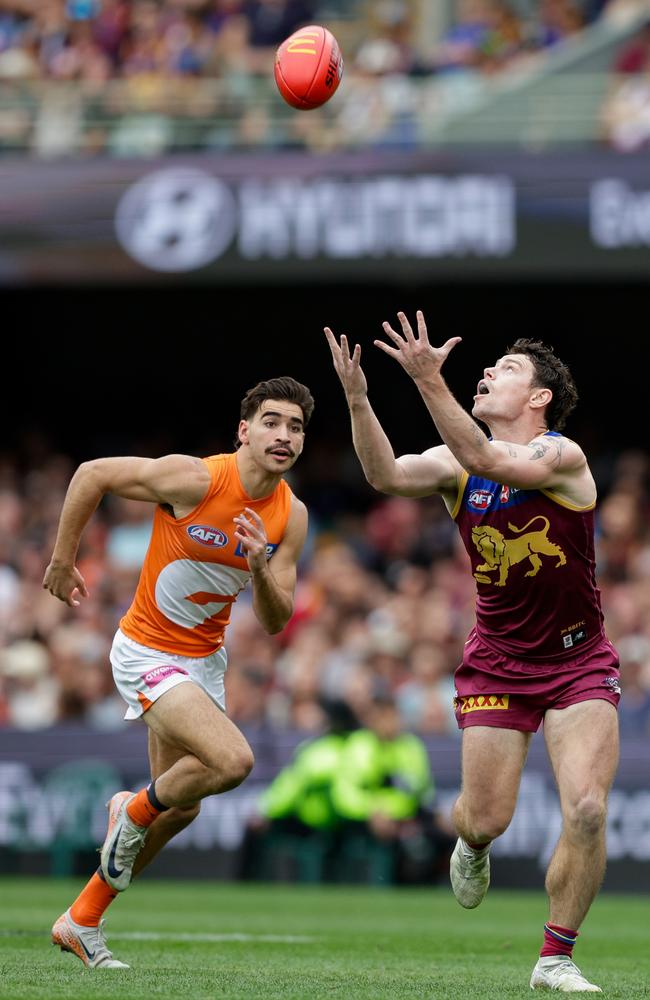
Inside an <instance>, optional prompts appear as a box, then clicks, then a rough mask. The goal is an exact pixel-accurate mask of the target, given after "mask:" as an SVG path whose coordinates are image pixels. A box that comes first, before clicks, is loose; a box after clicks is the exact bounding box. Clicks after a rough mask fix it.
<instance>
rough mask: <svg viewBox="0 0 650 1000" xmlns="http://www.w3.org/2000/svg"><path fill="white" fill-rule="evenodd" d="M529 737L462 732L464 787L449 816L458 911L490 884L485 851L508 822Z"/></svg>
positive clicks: (489, 730)
mask: <svg viewBox="0 0 650 1000" xmlns="http://www.w3.org/2000/svg"><path fill="white" fill-rule="evenodd" d="M530 738H531V733H528V732H520V731H519V730H515V729H497V728H495V727H491V726H470V727H468V728H466V729H465V730H463V752H462V786H461V793H460V795H459V797H458V799H457V800H456V802H455V804H454V808H453V812H452V819H453V821H454V825H455V827H456V829H457V831H458V833H459V838H458V842H457V844H456V847H455V848H454V852H453V854H452V856H451V862H450V877H451V884H452V888H453V890H454V895H455V896H456V899H457V900H458V902H459V903H460V904H461V906H464V907H466V908H467V909H473V908H474V907H475V906H478V905H479V903H480V902H481V901H482V899H483V897H484V896H485V893H486V892H487V890H488V886H489V884H490V858H489V848H490V844H491V842H492V841H493V840H494V839H495V838H496V837H499V836H500V835H501V834H502V833H503V832H504V830H506V829H507V828H508V826H509V824H510V820H511V819H512V815H513V813H514V810H515V805H516V802H517V794H518V792H519V784H520V782H521V772H522V770H523V767H524V764H525V762H526V756H527V754H528V747H529V744H530Z"/></svg>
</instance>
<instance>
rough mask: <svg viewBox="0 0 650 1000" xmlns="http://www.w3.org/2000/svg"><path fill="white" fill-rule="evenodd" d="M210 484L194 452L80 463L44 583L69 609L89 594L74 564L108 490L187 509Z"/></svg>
mask: <svg viewBox="0 0 650 1000" xmlns="http://www.w3.org/2000/svg"><path fill="white" fill-rule="evenodd" d="M209 484H210V473H209V472H208V469H207V466H206V464H205V462H203V461H202V460H201V459H200V458H193V457H192V456H190V455H166V456H165V457H164V458H156V459H153V458H98V459H95V460H93V461H90V462H84V463H83V464H82V465H80V466H79V468H78V469H77V471H76V472H75V474H74V476H73V477H72V479H71V481H70V485H69V487H68V491H67V493H66V497H65V500H64V502H63V508H62V510H61V516H60V518H59V527H58V531H57V536H56V541H55V543H54V552H53V554H52V559H51V562H50V565H49V566H48V568H47V570H46V572H45V577H44V579H43V587H44V588H45V589H46V590H49V591H50V593H51V594H53V595H54V597H58V598H59V600H61V601H65V603H66V604H68V605H70V607H76V606H77V605H78V604H79V601H78V600H77V597H78V596H79V595H81V596H83V597H87V596H88V591H87V589H86V584H85V582H84V579H83V577H82V576H81V573H80V572H79V570H78V569H77V568H76V566H75V560H76V558H77V550H78V548H79V542H80V540H81V536H82V534H83V530H84V528H85V527H86V525H87V524H88V521H89V520H90V518H91V517H92V515H93V513H94V512H95V510H96V509H97V506H98V504H99V502H100V500H101V499H102V497H103V496H105V495H106V494H107V493H113V494H115V495H116V496H120V497H124V498H126V499H128V500H144V501H148V502H149V503H166V504H170V505H171V506H172V507H174V508H177V507H178V508H180V509H182V510H183V511H184V512H185V511H188V512H189V510H191V509H192V508H193V507H196V506H197V504H199V503H200V502H201V500H202V499H203V497H204V496H205V494H206V492H207V489H208V486H209Z"/></svg>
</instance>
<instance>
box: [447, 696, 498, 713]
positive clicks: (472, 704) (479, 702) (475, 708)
mask: <svg viewBox="0 0 650 1000" xmlns="http://www.w3.org/2000/svg"><path fill="white" fill-rule="evenodd" d="M459 708H460V714H461V715H469V713H470V712H487V711H493V710H494V709H497V710H498V709H501V710H502V711H505V710H507V709H508V708H510V695H509V694H470V695H459V697H458V698H454V709H455V710H456V711H458V709H459Z"/></svg>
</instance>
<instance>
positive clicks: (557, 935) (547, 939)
mask: <svg viewBox="0 0 650 1000" xmlns="http://www.w3.org/2000/svg"><path fill="white" fill-rule="evenodd" d="M577 937H578V932H577V931H572V930H570V929H569V928H568V927H560V926H559V924H544V944H543V945H542V950H541V951H540V953H539V957H540V958H547V957H548V956H549V955H566V956H567V958H571V956H572V955H573V946H574V944H575V943H576V938H577Z"/></svg>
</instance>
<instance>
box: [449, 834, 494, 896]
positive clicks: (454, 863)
mask: <svg viewBox="0 0 650 1000" xmlns="http://www.w3.org/2000/svg"><path fill="white" fill-rule="evenodd" d="M449 877H450V879H451V887H452V889H453V890H454V896H455V897H456V899H457V900H458V902H459V903H460V905H461V906H464V907H465V909H466V910H473V909H474V907H475V906H478V904H479V903H480V902H482V900H483V898H484V896H485V893H486V892H487V891H488V886H489V884H490V845H489V844H487V846H486V847H483V848H482V849H481V850H480V851H475V850H474V848H472V847H469V846H468V845H467V844H466V843H465V841H464V840H463V838H462V837H459V838H458V840H457V841H456V846H455V847H454V852H453V854H452V856H451V860H450V862H449Z"/></svg>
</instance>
